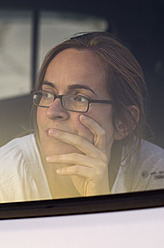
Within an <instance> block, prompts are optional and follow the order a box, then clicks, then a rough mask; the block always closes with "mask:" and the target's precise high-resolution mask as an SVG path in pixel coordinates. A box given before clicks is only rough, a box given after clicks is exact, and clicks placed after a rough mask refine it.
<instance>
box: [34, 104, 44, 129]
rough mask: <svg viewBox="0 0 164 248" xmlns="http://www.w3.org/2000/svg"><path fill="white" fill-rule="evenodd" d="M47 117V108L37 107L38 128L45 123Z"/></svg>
mask: <svg viewBox="0 0 164 248" xmlns="http://www.w3.org/2000/svg"><path fill="white" fill-rule="evenodd" d="M44 119H45V109H43V108H38V109H37V114H36V121H37V126H38V129H40V128H41V127H42V125H43V123H44Z"/></svg>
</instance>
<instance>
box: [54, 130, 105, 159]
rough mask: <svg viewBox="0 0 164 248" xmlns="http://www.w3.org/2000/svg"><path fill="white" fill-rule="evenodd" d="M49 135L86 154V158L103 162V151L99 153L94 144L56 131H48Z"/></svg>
mask: <svg viewBox="0 0 164 248" xmlns="http://www.w3.org/2000/svg"><path fill="white" fill-rule="evenodd" d="M49 134H50V135H51V136H52V137H54V138H56V139H59V140H60V141H62V142H65V143H67V144H69V145H73V146H74V147H76V148H77V149H78V150H80V151H81V152H83V153H84V154H87V155H88V156H91V157H95V158H98V159H103V160H105V158H106V155H105V153H104V152H103V151H101V150H100V149H99V148H98V147H96V146H95V145H94V144H92V143H91V142H90V141H88V140H87V139H85V138H84V137H82V136H79V135H76V134H72V133H68V132H64V131H61V130H57V129H50V130H49Z"/></svg>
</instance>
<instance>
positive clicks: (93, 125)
mask: <svg viewBox="0 0 164 248" xmlns="http://www.w3.org/2000/svg"><path fill="white" fill-rule="evenodd" d="M80 121H81V123H82V124H83V125H85V126H86V127H87V128H88V129H89V130H90V131H91V132H92V133H93V134H94V144H95V145H96V146H97V147H98V148H100V149H102V150H103V151H105V148H106V134H105V130H104V129H103V128H102V127H101V126H100V125H99V124H98V123H97V122H96V121H95V120H93V119H91V118H89V117H88V116H86V115H81V116H80Z"/></svg>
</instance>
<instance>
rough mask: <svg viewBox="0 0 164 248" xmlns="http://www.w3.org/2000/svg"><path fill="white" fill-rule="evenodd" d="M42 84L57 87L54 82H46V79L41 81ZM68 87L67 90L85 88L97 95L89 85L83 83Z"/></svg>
mask: <svg viewBox="0 0 164 248" xmlns="http://www.w3.org/2000/svg"><path fill="white" fill-rule="evenodd" d="M42 85H49V86H51V87H52V88H54V89H57V88H56V86H55V84H53V83H51V82H48V81H43V82H42V84H41V86H42ZM68 89H69V90H76V89H85V90H89V91H91V92H92V93H93V94H95V95H96V96H97V94H96V93H95V92H94V90H92V89H91V88H90V87H89V86H87V85H85V84H72V85H69V86H68Z"/></svg>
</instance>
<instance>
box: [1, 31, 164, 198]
mask: <svg viewBox="0 0 164 248" xmlns="http://www.w3.org/2000/svg"><path fill="white" fill-rule="evenodd" d="M146 97H147V90H146V83H145V80H144V76H143V72H142V69H141V67H140V65H139V64H138V62H137V61H136V59H135V58H134V57H133V55H132V54H131V52H130V51H129V50H128V49H127V48H126V47H125V46H124V45H122V44H121V43H120V42H118V41H117V40H116V39H114V38H113V37H112V36H111V35H110V34H108V33H105V32H91V33H87V34H83V35H77V36H74V37H73V38H71V39H68V40H66V41H64V42H63V43H61V44H59V45H58V46H56V47H54V48H53V49H52V50H51V51H50V52H49V53H48V55H47V56H46V58H45V60H44V61H43V65H42V67H41V70H40V72H39V75H38V80H37V82H36V86H35V89H34V91H33V103H34V106H33V118H34V132H33V133H31V134H29V135H25V136H23V137H21V138H18V139H15V140H12V141H11V142H9V143H8V144H7V145H5V146H3V147H2V148H1V149H0V201H1V202H7V201H9V202H10V201H29V200H44V199H59V198H71V197H81V196H96V195H110V194H116V193H125V192H134V191H145V190H153V189H161V188H164V150H163V149H162V148H160V147H158V146H156V145H154V144H152V143H150V142H148V141H145V140H144V132H143V131H144V128H145V127H146V128H147V125H146V123H145V122H146V121H145V111H144V101H145V98H146Z"/></svg>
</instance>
